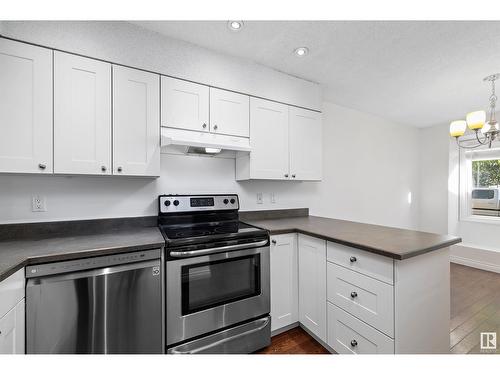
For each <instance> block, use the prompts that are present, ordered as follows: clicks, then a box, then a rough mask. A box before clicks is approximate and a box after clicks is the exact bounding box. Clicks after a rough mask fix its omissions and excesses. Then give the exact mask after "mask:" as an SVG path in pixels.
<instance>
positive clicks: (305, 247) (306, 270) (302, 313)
mask: <svg viewBox="0 0 500 375" xmlns="http://www.w3.org/2000/svg"><path fill="white" fill-rule="evenodd" d="M298 243H299V246H298V248H299V321H300V323H301V324H302V325H303V326H304V327H306V328H307V329H308V330H309V331H311V332H312V333H313V334H314V335H316V336H317V337H318V338H319V339H320V340H322V341H323V342H326V336H327V335H326V241H325V240H322V239H319V238H315V237H310V236H306V235H302V234H299V236H298Z"/></svg>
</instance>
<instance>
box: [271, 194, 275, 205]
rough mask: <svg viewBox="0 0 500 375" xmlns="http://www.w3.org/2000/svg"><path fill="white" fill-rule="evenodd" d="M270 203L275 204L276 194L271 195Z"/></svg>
mask: <svg viewBox="0 0 500 375" xmlns="http://www.w3.org/2000/svg"><path fill="white" fill-rule="evenodd" d="M271 203H276V193H271Z"/></svg>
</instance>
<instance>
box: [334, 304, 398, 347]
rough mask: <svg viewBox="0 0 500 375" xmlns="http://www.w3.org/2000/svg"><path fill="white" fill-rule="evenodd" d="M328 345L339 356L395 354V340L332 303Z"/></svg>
mask: <svg viewBox="0 0 500 375" xmlns="http://www.w3.org/2000/svg"><path fill="white" fill-rule="evenodd" d="M328 345H329V346H331V347H332V348H333V349H334V350H335V351H336V352H337V353H339V354H394V340H392V339H391V338H389V337H387V336H386V335H384V334H383V333H381V332H379V331H377V330H376V329H374V328H372V327H370V326H369V325H367V324H365V323H363V322H362V321H361V320H359V319H356V318H355V317H353V316H352V315H350V314H348V313H346V312H345V311H343V310H342V309H339V308H338V307H337V306H334V305H332V304H331V303H328Z"/></svg>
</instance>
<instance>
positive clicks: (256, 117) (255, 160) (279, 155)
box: [244, 98, 289, 180]
mask: <svg viewBox="0 0 500 375" xmlns="http://www.w3.org/2000/svg"><path fill="white" fill-rule="evenodd" d="M250 134H251V135H252V136H251V138H250V146H251V147H252V152H251V153H250V154H249V155H244V156H247V157H249V173H250V177H251V178H255V179H274V180H281V179H288V177H289V166H288V106H287V105H285V104H280V103H275V102H271V101H269V100H263V99H257V98H250Z"/></svg>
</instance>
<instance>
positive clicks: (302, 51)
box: [293, 47, 309, 57]
mask: <svg viewBox="0 0 500 375" xmlns="http://www.w3.org/2000/svg"><path fill="white" fill-rule="evenodd" d="M293 52H294V53H295V54H296V55H297V56H300V57H302V56H305V55H307V54H308V53H309V48H307V47H298V48H295V51H293Z"/></svg>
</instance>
